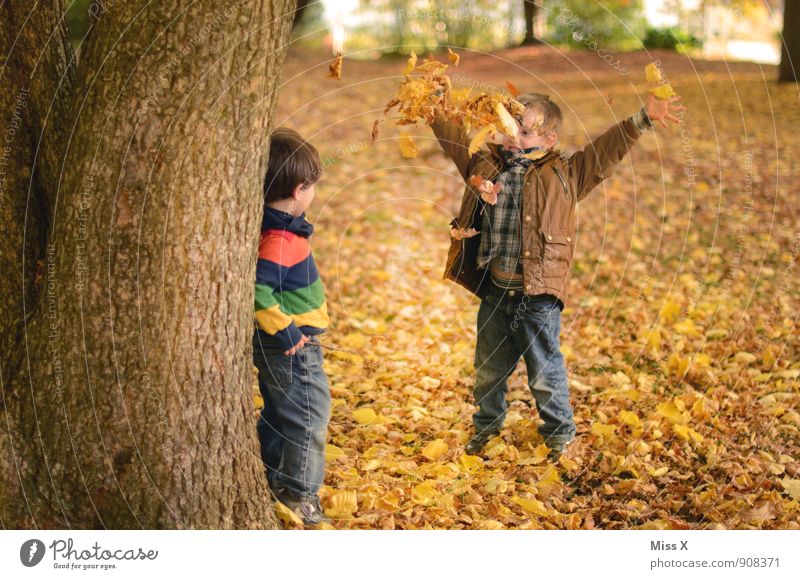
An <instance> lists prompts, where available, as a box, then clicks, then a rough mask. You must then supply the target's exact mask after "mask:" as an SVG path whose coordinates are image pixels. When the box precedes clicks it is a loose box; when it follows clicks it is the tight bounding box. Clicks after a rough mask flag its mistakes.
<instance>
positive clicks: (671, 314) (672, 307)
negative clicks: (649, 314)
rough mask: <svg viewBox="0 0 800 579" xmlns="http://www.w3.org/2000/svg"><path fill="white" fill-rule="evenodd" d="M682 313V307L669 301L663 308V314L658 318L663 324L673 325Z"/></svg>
mask: <svg viewBox="0 0 800 579" xmlns="http://www.w3.org/2000/svg"><path fill="white" fill-rule="evenodd" d="M680 313H681V307H680V306H679V305H678V304H676V303H675V302H673V301H668V302H667V303H665V304H664V305H663V306H662V307H661V312H660V313H659V314H658V316H659V318H661V321H662V322H663V323H665V324H671V323H673V322H674V321H675V320H677V319H678V316H679V315H680Z"/></svg>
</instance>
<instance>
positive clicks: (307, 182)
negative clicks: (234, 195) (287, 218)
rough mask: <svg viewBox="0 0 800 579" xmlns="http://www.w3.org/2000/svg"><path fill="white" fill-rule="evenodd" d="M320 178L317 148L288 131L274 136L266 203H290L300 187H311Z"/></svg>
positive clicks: (265, 196) (266, 185) (284, 130)
mask: <svg viewBox="0 0 800 579" xmlns="http://www.w3.org/2000/svg"><path fill="white" fill-rule="evenodd" d="M321 175H322V163H321V162H320V159H319V153H318V152H317V149H316V148H315V147H314V145H312V144H311V143H309V142H308V141H306V140H305V139H303V137H301V136H300V133H298V132H297V131H295V130H293V129H289V128H287V127H279V128H277V129H275V130H274V131H273V132H272V134H271V135H270V143H269V165H268V166H267V176H266V177H265V178H264V201H266V202H268V203H269V202H271V201H280V200H281V199H288V198H289V197H291V196H292V191H294V188H295V187H297V185H298V184H300V183H302V184H303V187H304V188H305V187H310V186H311V185H313V184H314V183H316V182H317V181H319V178H320V176H321Z"/></svg>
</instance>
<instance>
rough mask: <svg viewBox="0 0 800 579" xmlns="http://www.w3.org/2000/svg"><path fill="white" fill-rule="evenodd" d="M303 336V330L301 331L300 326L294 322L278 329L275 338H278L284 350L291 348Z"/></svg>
mask: <svg viewBox="0 0 800 579" xmlns="http://www.w3.org/2000/svg"><path fill="white" fill-rule="evenodd" d="M302 337H303V332H301V331H300V328H298V327H297V325H296V324H295V323H294V322H292V323H291V324H289V325H288V326H286V327H285V328H283V329H282V330H278V332H277V333H276V334H275V339H276V340H278V342H279V343H280V345H281V347H282V348H283V351H284V352H285V351H286V350H291V349H292V348H293V347H294V346H295V344H297V342H299V341H300V339H301V338H302Z"/></svg>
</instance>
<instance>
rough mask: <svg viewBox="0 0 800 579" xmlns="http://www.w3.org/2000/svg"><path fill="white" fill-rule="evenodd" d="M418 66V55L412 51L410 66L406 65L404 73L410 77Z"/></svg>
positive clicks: (409, 58) (409, 60) (409, 59)
mask: <svg viewBox="0 0 800 579" xmlns="http://www.w3.org/2000/svg"><path fill="white" fill-rule="evenodd" d="M416 66H417V53H416V52H414V51H413V50H412V51H411V56H409V57H408V64H406V69H405V70H404V71H403V74H404V75H406V76H407V75H409V74H411V73H412V72H413V71H414V67H416Z"/></svg>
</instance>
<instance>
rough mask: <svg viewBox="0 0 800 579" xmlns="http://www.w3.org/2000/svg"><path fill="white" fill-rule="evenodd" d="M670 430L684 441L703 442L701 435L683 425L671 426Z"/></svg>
mask: <svg viewBox="0 0 800 579" xmlns="http://www.w3.org/2000/svg"><path fill="white" fill-rule="evenodd" d="M672 430H673V431H674V432H675V434H677V435H678V436H680V437H681V438H682V439H684V440H689V439H692V440H694V441H695V442H703V440H704V439H703V435H702V434H700V433H699V432H697V431H696V430H694V429H693V428H691V427H689V426H686V425H684V424H673V425H672Z"/></svg>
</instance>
